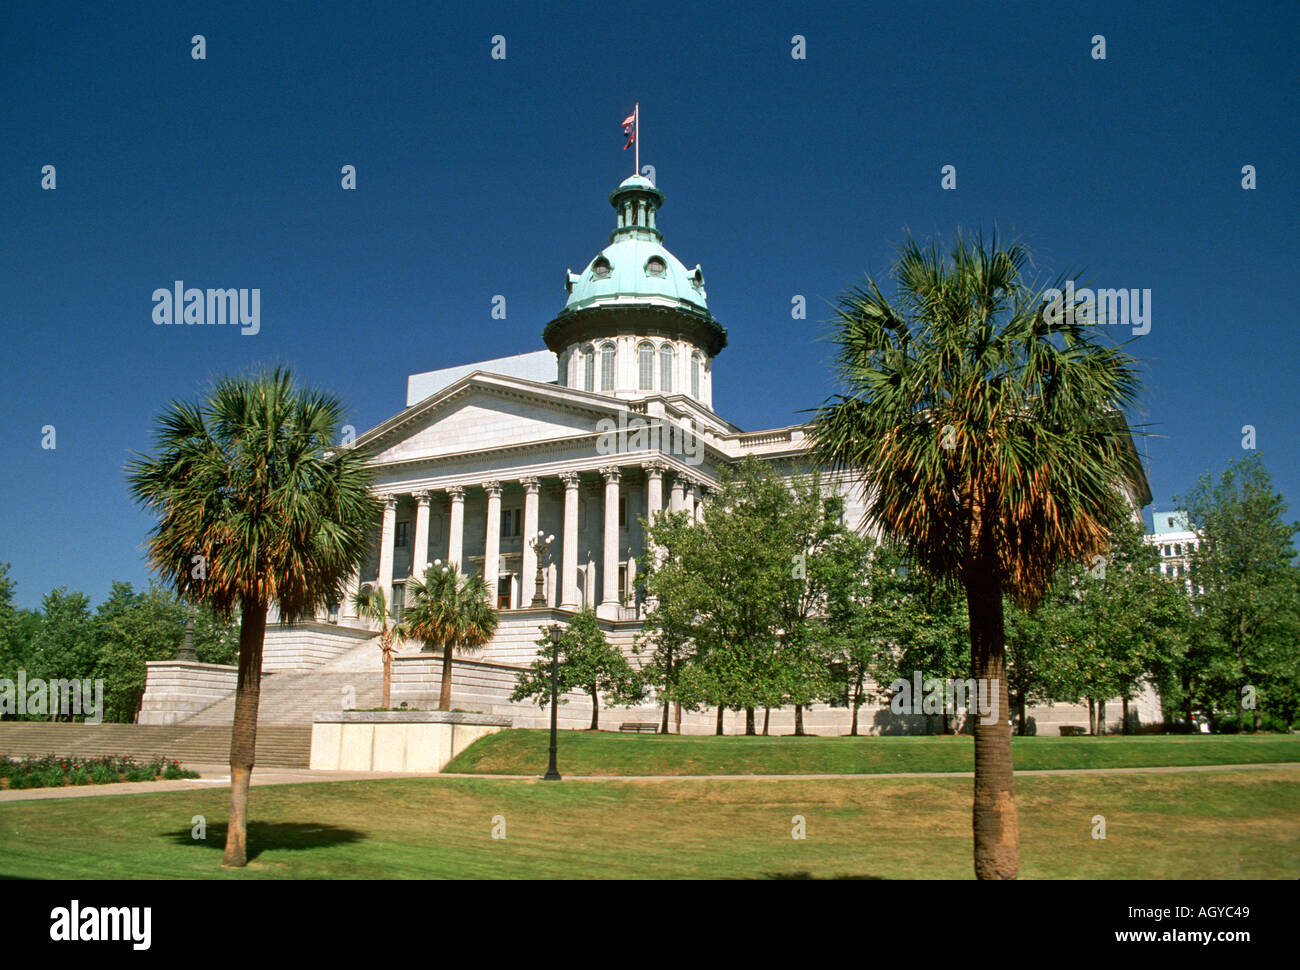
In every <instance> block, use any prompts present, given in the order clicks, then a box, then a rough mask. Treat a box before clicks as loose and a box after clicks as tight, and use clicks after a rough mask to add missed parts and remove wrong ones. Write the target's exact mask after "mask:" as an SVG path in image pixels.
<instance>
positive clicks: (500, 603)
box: [497, 575, 510, 610]
mask: <svg viewBox="0 0 1300 970" xmlns="http://www.w3.org/2000/svg"><path fill="white" fill-rule="evenodd" d="M497 609H498V610H508V609H510V577H509V576H508V575H506V576H502V577H501V578H499V579H498V580H497Z"/></svg>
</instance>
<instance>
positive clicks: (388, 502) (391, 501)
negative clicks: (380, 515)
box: [379, 495, 397, 512]
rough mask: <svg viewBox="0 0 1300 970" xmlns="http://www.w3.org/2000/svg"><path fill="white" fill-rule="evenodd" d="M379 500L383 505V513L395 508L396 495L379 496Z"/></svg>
mask: <svg viewBox="0 0 1300 970" xmlns="http://www.w3.org/2000/svg"><path fill="white" fill-rule="evenodd" d="M379 500H380V501H381V502H383V503H384V511H385V512H391V511H392V510H394V509H396V508H397V496H396V495H381V496H379Z"/></svg>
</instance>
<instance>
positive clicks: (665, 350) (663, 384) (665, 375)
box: [659, 344, 673, 394]
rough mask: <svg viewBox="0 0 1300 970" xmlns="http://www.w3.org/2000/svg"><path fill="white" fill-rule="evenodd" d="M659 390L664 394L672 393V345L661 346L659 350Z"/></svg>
mask: <svg viewBox="0 0 1300 970" xmlns="http://www.w3.org/2000/svg"><path fill="white" fill-rule="evenodd" d="M659 390H660V391H661V392H663V393H664V394H671V393H672V392H673V345H672V344H663V345H662V346H660V348H659Z"/></svg>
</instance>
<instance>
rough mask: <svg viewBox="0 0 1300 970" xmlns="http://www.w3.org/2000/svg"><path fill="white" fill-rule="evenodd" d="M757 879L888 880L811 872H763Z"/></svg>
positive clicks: (884, 877)
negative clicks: (814, 873)
mask: <svg viewBox="0 0 1300 970" xmlns="http://www.w3.org/2000/svg"><path fill="white" fill-rule="evenodd" d="M757 878H760V879H793V880H801V879H818V880H821V879H835V880H840V879H844V880H870V881H872V882H883V881H884V880H886V879H888V878H889V877H888V876H850V875H838V876H814V875H813V874H812V873H811V872H765V873H763V874H762V875H761V876H759V877H757Z"/></svg>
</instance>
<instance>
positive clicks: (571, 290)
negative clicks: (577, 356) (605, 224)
mask: <svg viewBox="0 0 1300 970" xmlns="http://www.w3.org/2000/svg"><path fill="white" fill-rule="evenodd" d="M609 203H610V205H612V206H613V207H614V212H615V213H616V224H615V227H614V231H613V232H611V233H610V234H609V245H608V246H606V247H605V248H604V249H602V250H601V251H600V252H599V253H597V254H596V256H595V258H594V259H592V261H591V262H590V263H588V264H587V266H586V267H585V268H584V269H583V270H582V272H580V273H574V272H572V271H569V272H567V273H566V274H565V281H564V283H565V289H566V290H567V291H568V299H567V300H566V301H565V304H564V309H563V310H561V311H560V312H559V314H558V315H557V316H556V317H555V319H554V320H552V321H551V322H550V323H549V324H548V325H547V327H546V329H545V331H544V332H543V334H542V339H543V340H545V341H546V345H547V346H548V347H550V348H551V349H552V350H553V351H555V352H556V353H560V352H562V351H563V350H564V349H565V348H566V347H567V346H569V345H571V344H572V343H574V342H575V341H579V340H588V339H592V338H593V337H596V336H609V335H614V334H637V333H641V334H646V333H650V332H654V333H656V334H660V335H672V336H676V337H680V338H681V339H685V340H689V341H691V342H693V343H695V344H696V345H697V346H698V347H700V348H701V349H703V350H705V352H706V353H708V354H709V355H710V356H713V355H715V354H717V353H718V351H720V350H721V349H722V348H723V347H725V346H726V345H727V331H726V330H724V329H723V328H722V327H721V326H720V325H719V324H718V322H717V321H716V320H714V319H713V316H712V314H710V313H709V304H708V295H707V293H706V292H705V289H704V271H703V270H702V269H700V267H699V266H698V265H696V266H695V267H693V268H691V269H687V268H686V266H685V265H683V264H682V262H681V260H679V259H678V258H677V257H676V256H674V255H673V254H672V253H670V252H669V251H668V250H667V249H665V248H664V244H663V238H664V237H663V233H661V232H660V231H659V227H658V225H657V221H658V213H659V208H660V206H662V205H663V203H664V194H663V193H662V192H660V191H659V190H658V189H657V188H655V186H654V183H653V182H651V181H650V180H649V179H648V178H645V177H644V176H641V175H633V176H630V177H628V178H626V179H624V180H623V181H622V183H620V184H619V187H618V188H617V189H615V190H614V191H613V192H611V193H610V194H609Z"/></svg>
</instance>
